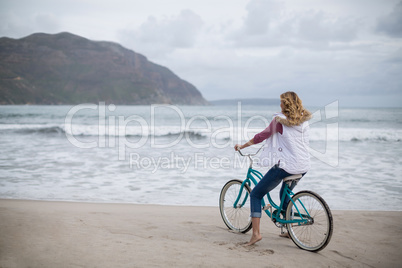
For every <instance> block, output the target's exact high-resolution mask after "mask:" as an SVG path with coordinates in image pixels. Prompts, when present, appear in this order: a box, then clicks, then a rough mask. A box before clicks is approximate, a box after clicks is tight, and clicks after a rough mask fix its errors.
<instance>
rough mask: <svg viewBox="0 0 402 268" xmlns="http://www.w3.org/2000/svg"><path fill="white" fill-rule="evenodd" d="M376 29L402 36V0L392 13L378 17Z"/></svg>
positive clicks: (392, 35)
mask: <svg viewBox="0 0 402 268" xmlns="http://www.w3.org/2000/svg"><path fill="white" fill-rule="evenodd" d="M376 30H377V31H378V32H380V33H384V34H386V35H388V36H390V37H395V38H399V37H402V1H401V2H399V3H398V4H397V5H396V6H395V7H394V10H393V11H392V12H391V13H390V14H388V15H386V16H383V17H380V18H379V19H378V21H377V26H376Z"/></svg>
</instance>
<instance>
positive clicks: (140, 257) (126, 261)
mask: <svg viewBox="0 0 402 268" xmlns="http://www.w3.org/2000/svg"><path fill="white" fill-rule="evenodd" d="M333 216H334V226H335V228H334V234H333V236H332V240H331V242H330V244H329V245H328V246H327V247H326V248H325V249H324V250H322V251H320V252H319V253H310V252H307V251H304V250H301V249H299V248H297V247H296V245H295V244H294V243H293V242H292V241H291V240H290V239H286V238H281V237H279V236H278V235H279V233H280V229H278V228H277V227H275V226H274V225H273V224H272V223H271V222H270V221H269V220H268V218H267V217H266V216H265V218H263V221H262V226H261V229H262V236H263V240H262V241H260V242H259V243H258V244H256V245H254V246H251V247H244V246H243V245H242V243H243V242H246V241H248V239H249V237H250V233H247V234H237V233H233V232H231V231H229V230H228V229H227V228H226V226H225V225H224V223H223V221H222V219H221V217H220V214H219V209H218V208H217V207H184V206H159V205H133V204H99V203H97V204H94V203H73V202H47V201H23V200H0V267H1V268H8V267H10V268H11V267H246V266H247V267H297V266H298V265H301V264H302V265H303V267H398V266H400V265H401V262H402V254H401V252H402V245H401V241H402V212H400V211H399V212H374V211H333Z"/></svg>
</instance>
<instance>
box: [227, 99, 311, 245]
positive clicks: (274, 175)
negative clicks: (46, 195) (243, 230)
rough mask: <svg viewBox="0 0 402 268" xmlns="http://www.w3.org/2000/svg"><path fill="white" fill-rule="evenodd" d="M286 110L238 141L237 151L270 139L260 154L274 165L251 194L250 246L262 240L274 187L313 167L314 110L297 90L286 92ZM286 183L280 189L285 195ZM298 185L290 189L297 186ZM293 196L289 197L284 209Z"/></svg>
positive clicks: (269, 163)
mask: <svg viewBox="0 0 402 268" xmlns="http://www.w3.org/2000/svg"><path fill="white" fill-rule="evenodd" d="M280 99H281V109H282V112H281V113H278V114H275V115H274V119H273V120H272V122H271V123H270V124H269V126H268V127H267V128H266V129H264V130H263V131H262V132H260V133H258V134H256V135H255V136H254V138H253V139H251V140H250V141H248V142H247V143H245V144H243V145H239V144H236V145H235V150H236V151H238V150H241V149H244V148H246V147H248V146H250V145H253V144H257V143H260V142H262V141H264V140H267V141H266V142H267V146H265V148H264V150H263V151H262V153H261V156H260V161H261V162H260V164H262V165H264V166H266V165H270V166H272V165H273V164H274V166H273V167H272V168H271V169H270V170H269V171H268V172H267V174H265V176H264V177H263V178H262V179H261V180H260V182H259V183H258V184H257V185H256V186H255V187H254V189H253V190H252V191H251V194H250V209H251V222H252V226H253V234H252V236H251V239H250V242H248V243H247V246H250V245H253V244H254V243H256V242H258V241H260V240H261V239H262V237H261V234H260V219H261V211H262V209H261V200H262V198H263V197H264V196H265V195H266V194H267V193H268V192H270V191H271V190H272V189H274V188H275V187H276V186H278V185H279V183H281V182H282V180H283V179H284V178H285V177H288V176H290V175H293V174H302V175H303V176H304V174H306V172H307V171H308V170H309V168H310V155H309V152H308V146H309V125H308V120H309V119H310V118H311V113H310V112H309V111H307V110H306V109H305V108H304V107H303V105H302V101H301V99H300V98H299V97H298V96H297V94H296V93H294V92H286V93H283V94H282V95H281V96H280ZM284 186H285V184H284V183H282V188H281V190H280V192H279V196H280V198H281V196H282V194H283V190H284ZM294 186H295V185H292V186H291V187H290V188H291V189H293V187H294ZM289 201H290V200H289V198H286V199H285V204H284V208H286V207H287V204H288V202H289Z"/></svg>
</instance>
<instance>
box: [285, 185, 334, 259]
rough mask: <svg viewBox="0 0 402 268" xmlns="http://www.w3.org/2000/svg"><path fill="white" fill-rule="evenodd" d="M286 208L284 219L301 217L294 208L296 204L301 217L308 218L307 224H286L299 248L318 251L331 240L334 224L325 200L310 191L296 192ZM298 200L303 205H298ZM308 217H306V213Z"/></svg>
mask: <svg viewBox="0 0 402 268" xmlns="http://www.w3.org/2000/svg"><path fill="white" fill-rule="evenodd" d="M292 200H293V202H294V203H292V202H289V204H288V207H287V209H286V220H288V221H289V220H295V219H301V216H300V215H299V213H298V212H297V209H296V208H294V204H296V206H297V208H298V209H299V212H300V213H301V214H302V217H303V216H304V218H305V219H306V218H307V219H308V220H309V223H307V224H296V223H293V224H287V229H288V232H289V236H290V238H291V239H292V240H293V242H294V243H295V244H296V245H297V246H298V247H299V248H301V249H304V250H308V251H312V252H318V251H320V250H322V249H324V248H325V247H326V246H327V245H328V243H329V241H330V240H331V237H332V233H333V229H334V225H333V219H332V214H331V210H330V209H329V207H328V205H327V203H326V202H325V200H324V199H323V198H322V197H321V196H319V195H318V194H316V193H314V192H312V191H301V192H298V193H296V194H295V195H294V196H293V197H292ZM300 201H301V202H302V203H303V206H301V205H300ZM306 212H308V215H310V216H311V218H310V217H306V215H307V213H306Z"/></svg>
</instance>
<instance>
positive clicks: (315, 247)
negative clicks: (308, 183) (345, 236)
mask: <svg viewBox="0 0 402 268" xmlns="http://www.w3.org/2000/svg"><path fill="white" fill-rule="evenodd" d="M260 149H261V148H260ZM258 151H259V150H258ZM258 151H257V152H256V153H255V154H243V153H242V152H240V151H239V153H240V155H241V156H246V157H248V158H249V160H250V166H249V169H248V171H247V177H246V179H245V180H244V181H241V180H230V181H228V182H227V183H226V184H225V186H223V188H222V190H221V194H220V198H219V209H220V213H221V216H222V219H223V221H224V222H225V224H226V226H227V227H228V228H229V229H231V230H233V231H236V232H241V233H246V232H248V231H249V230H250V229H251V228H252V226H251V217H250V205H249V203H250V202H249V200H248V199H249V198H248V197H249V194H250V192H251V185H252V184H254V185H257V179H258V180H261V179H262V177H263V175H262V174H261V172H259V171H258V170H255V169H253V159H252V157H253V156H255V155H256V154H257V153H258ZM301 177H302V175H292V176H289V177H286V178H285V179H284V180H283V181H284V182H286V185H285V189H284V194H283V195H282V197H281V203H280V205H279V206H278V205H276V204H275V202H274V201H273V200H272V199H271V196H270V194H269V193H268V194H267V197H268V201H269V204H267V205H266V204H265V201H264V199H263V200H262V202H261V206H262V208H263V210H264V211H265V213H266V214H267V215H268V217H269V218H270V219H271V220H272V222H273V223H274V224H275V225H276V226H277V227H278V228H281V232H282V233H284V231H283V229H284V228H285V229H286V230H287V231H288V233H289V236H290V238H291V239H292V240H293V242H294V243H295V244H296V245H297V246H298V247H299V248H301V249H304V250H308V251H313V252H318V251H320V250H322V249H324V248H325V247H326V246H327V245H328V243H329V241H330V240H331V236H332V232H333V228H334V227H333V219H332V214H331V210H330V209H329V207H328V205H327V203H326V202H325V201H324V199H323V198H322V197H321V196H319V195H318V194H316V193H314V192H312V191H300V192H298V193H296V194H294V193H293V192H292V191H291V190H290V188H289V187H290V186H291V185H292V184H294V185H296V184H297V183H298V181H299V180H300V179H301ZM285 195H287V196H289V198H290V202H289V203H288V206H287V208H284V207H283V203H284V200H285Z"/></svg>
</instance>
